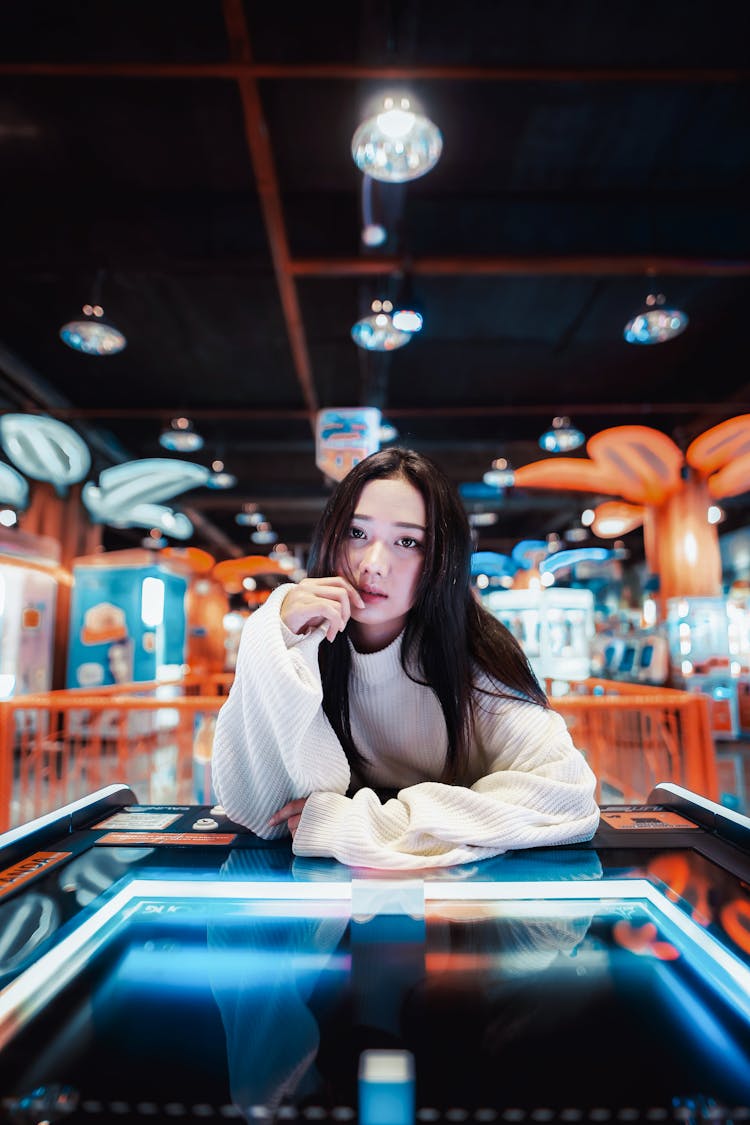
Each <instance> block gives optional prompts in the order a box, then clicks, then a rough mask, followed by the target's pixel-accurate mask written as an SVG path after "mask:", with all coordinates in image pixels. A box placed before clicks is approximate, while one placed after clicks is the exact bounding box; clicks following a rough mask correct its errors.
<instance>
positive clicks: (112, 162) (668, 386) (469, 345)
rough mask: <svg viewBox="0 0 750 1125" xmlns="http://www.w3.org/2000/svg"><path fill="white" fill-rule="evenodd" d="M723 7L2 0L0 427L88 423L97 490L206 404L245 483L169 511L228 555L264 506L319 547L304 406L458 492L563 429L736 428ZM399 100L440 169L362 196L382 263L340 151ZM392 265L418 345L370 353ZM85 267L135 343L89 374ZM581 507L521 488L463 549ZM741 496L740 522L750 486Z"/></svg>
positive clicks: (745, 299) (679, 434)
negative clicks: (21, 416)
mask: <svg viewBox="0 0 750 1125" xmlns="http://www.w3.org/2000/svg"><path fill="white" fill-rule="evenodd" d="M745 11H747V9H746V8H745ZM722 12H723V9H722V8H721V7H720V6H719V7H717V5H716V4H711V3H707V2H695V3H690V2H687V0H681V2H676V0H666V2H662V3H660V4H654V3H652V2H650V3H644V2H641V0H638V2H633V3H630V4H627V5H603V4H601V3H600V2H599V0H586V2H575V0H571V2H570V3H567V4H561V3H559V2H556V0H537V2H534V3H527V4H518V3H513V4H511V3H506V2H505V0H484V2H479V0H476V2H472V0H467V2H466V3H464V4H462V5H458V6H457V5H455V4H453V3H451V4H448V3H445V2H442V0H441V2H434V0H430V2H429V3H427V2H424V0H422V2H421V3H420V2H418V0H405V2H403V3H399V2H398V0H392V2H390V3H389V2H387V0H384V2H382V3H374V2H370V0H336V2H329V3H326V4H308V3H299V4H297V3H283V4H275V5H274V4H268V3H263V4H261V3H246V4H244V5H243V4H242V3H241V2H240V0H225V2H224V3H222V2H220V0H201V2H194V3H189V2H185V0H158V2H157V3H153V2H150V3H145V2H144V0H128V3H127V4H124V3H105V4H91V3H83V2H79V3H71V2H68V3H64V4H61V3H59V0H54V2H53V0H25V2H24V4H22V5H18V4H17V5H12V6H11V5H4V6H3V8H2V12H0V169H1V172H0V192H1V193H2V232H3V236H2V259H1V263H2V264H1V265H0V288H1V290H2V291H1V292H0V408H2V409H5V410H17V409H24V410H28V409H46V410H48V411H50V412H51V413H55V414H56V415H57V416H58V417H61V418H65V419H66V420H68V421H70V422H71V423H72V424H73V425H75V426H76V428H78V429H79V430H80V431H81V432H82V433H84V434H85V436H86V437H87V439H88V440H89V443H90V444H91V446H92V451H93V453H94V462H95V463H94V470H93V474H94V476H95V475H96V472H98V471H99V470H101V469H103V468H105V467H106V466H107V465H108V464H111V463H113V462H114V461H116V460H118V459H125V458H128V457H151V456H160V455H164V454H163V451H162V450H161V449H160V447H159V445H158V440H157V439H158V435H159V431H160V429H161V428H162V426H163V425H164V423H165V422H166V421H167V420H168V419H169V418H170V417H171V416H173V415H174V414H175V413H177V412H179V413H186V414H189V415H191V416H192V417H193V418H194V420H195V423H196V427H197V428H198V429H199V430H200V431H201V433H202V434H203V435H204V437H205V438H206V446H205V448H204V450H202V451H201V453H200V454H198V455H196V456H195V459H196V460H201V461H202V462H203V463H208V462H210V460H212V459H213V458H214V457H216V456H219V457H221V458H222V459H223V460H224V461H225V463H226V466H227V469H229V470H230V471H231V472H233V473H235V474H236V475H237V476H238V478H239V483H238V485H237V487H236V488H235V489H233V490H231V491H230V492H227V493H220V492H209V491H208V490H207V489H200V490H196V491H194V492H192V493H190V494H189V495H186V496H184V497H182V498H178V499H177V500H176V501H175V503H176V504H177V505H178V506H180V507H182V508H183V509H184V510H187V511H189V512H190V513H191V514H192V515H193V517H194V518H196V519H197V530H196V537H195V539H194V542H195V543H196V545H198V546H203V547H207V548H208V549H209V550H211V551H213V552H214V553H215V554H217V555H219V556H222V557H223V556H225V555H227V554H230V553H234V554H244V553H247V552H249V551H253V552H254V551H255V550H256V548H255V547H252V546H251V544H250V543H249V541H248V538H247V535H248V529H246V528H242V527H240V526H238V525H237V523H236V522H235V519H234V517H235V514H236V513H237V512H238V511H239V510H240V509H241V508H242V505H243V503H247V502H254V503H257V504H258V505H259V506H260V507H261V509H262V510H263V512H264V513H265V514H266V516H267V517H268V518H269V519H270V520H271V522H272V524H273V526H274V528H275V529H276V530H277V531H278V533H279V535H280V537H281V538H282V539H284V540H285V541H286V542H288V543H290V544H305V543H306V542H307V540H308V537H309V533H310V529H311V526H312V524H313V522H314V520H315V518H316V516H317V515H318V513H319V512H320V510H321V507H322V504H323V502H324V499H325V497H326V495H327V488H326V484H325V482H324V480H323V478H322V476H321V474H320V472H319V470H318V469H317V468H316V467H315V462H314V441H313V432H312V427H311V418H312V416H313V414H314V411H315V409H317V408H318V407H320V406H355V405H359V404H363V403H370V404H373V405H377V406H380V407H381V408H382V410H383V413H384V415H385V416H386V417H387V418H388V419H389V420H390V421H392V422H393V423H394V424H395V425H396V426H397V427H398V429H399V431H400V435H401V436H400V442H401V444H406V445H410V446H413V447H414V448H417V449H420V450H422V451H424V452H426V453H428V454H429V455H430V456H432V457H433V458H434V459H435V460H436V461H438V462H439V463H440V464H441V465H442V466H443V467H444V468H445V469H446V470H447V471H448V473H449V474H450V476H451V477H452V478H453V479H454V480H455V481H456V482H457V483H459V484H460V483H467V482H476V481H480V480H481V477H482V473H483V472H484V471H485V470H486V469H487V468H488V467H489V464H490V461H491V460H492V459H493V458H496V457H500V456H505V457H507V458H509V459H510V461H511V462H512V464H513V465H514V466H516V467H518V466H520V465H522V464H525V463H527V462H528V461H531V460H535V459H537V458H538V457H541V456H542V453H541V451H540V450H539V447H538V445H537V444H536V439H537V437H538V435H539V434H540V433H541V431H542V430H543V429H546V428H547V427H548V425H549V423H550V421H551V419H552V416H553V415H556V414H570V415H571V416H572V417H573V420H574V422H576V423H577V424H578V425H579V427H580V428H582V429H583V430H584V431H585V432H586V433H588V434H591V433H593V432H595V431H596V430H599V429H602V428H604V427H606V426H609V425H617V424H622V423H633V422H638V423H643V424H646V425H651V426H654V427H656V428H657V429H660V430H662V431H664V432H665V433H668V434H670V435H671V436H672V437H674V438H675V440H676V441H677V442H678V443H679V444H680V445H684V444H685V443H686V442H687V441H689V440H690V439H691V438H692V437H694V436H695V435H696V434H698V433H700V432H701V431H702V430H703V429H705V428H707V427H708V426H710V425H711V424H713V423H715V422H718V421H721V420H722V419H723V418H726V417H731V416H732V415H734V414H737V413H742V412H745V411H749V410H750V387H749V386H748V376H747V346H746V339H747V337H746V321H747V318H748V310H749V309H750V217H749V215H748V203H747V201H748V188H749V186H750V183H749V180H750V177H749V176H748V172H749V171H750V129H749V128H748V122H749V121H750V69H749V68H748V66H747V43H748V31H750V28H749V27H748V18H747V15H745V16H744V17H738V16H736V15H735V16H733V17H732V18H731V19H730V18H729V15H728V9H727V11H726V12H724V14H722ZM389 90H396V91H399V92H402V91H406V92H408V93H409V94H410V95H412V96H413V98H415V99H416V100H418V101H419V102H420V103H421V105H422V107H423V108H424V110H425V112H427V113H428V114H429V116H430V117H431V118H432V119H433V120H434V121H436V122H437V123H438V124H439V126H440V128H441V130H442V133H443V138H444V151H443V156H442V158H441V160H440V162H439V163H438V165H437V166H436V168H435V169H434V170H433V171H432V172H430V173H429V174H428V175H426V176H424V177H423V178H421V179H419V180H416V181H413V182H412V183H410V184H408V185H401V186H396V185H388V186H384V185H381V184H373V191H372V204H373V207H374V208H375V211H376V212H377V213H378V214H380V215H382V216H383V217H384V220H385V222H386V224H387V225H388V227H389V230H390V232H391V233H390V237H389V240H388V242H387V243H386V244H385V245H384V246H383V247H381V248H379V249H378V250H368V249H366V248H364V247H363V245H362V243H361V240H360V230H361V226H362V184H363V181H362V176H361V174H360V173H359V172H358V170H357V169H356V167H355V166H354V164H353V162H352V159H351V156H350V141H351V136H352V133H353V131H354V129H355V127H356V126H357V124H358V122H359V120H360V119H361V117H362V116H363V115H364V112H365V110H366V108H367V107H368V104H369V102H370V100H371V98H372V97H373V96H374V95H376V94H378V93H384V92H387V91H389ZM404 271H406V272H409V273H411V275H412V277H413V280H414V285H415V288H416V295H417V297H418V299H419V302H420V304H421V306H422V308H423V311H424V315H425V327H424V330H423V331H422V333H421V334H420V335H419V336H417V337H416V338H414V339H413V340H412V341H411V342H410V344H409V345H408V347H406V348H404V349H402V350H400V351H398V352H395V353H392V354H390V355H370V354H365V353H364V352H362V351H361V350H359V349H358V348H357V347H356V346H355V345H354V344H353V342H352V340H351V338H350V335H349V330H350V327H351V325H352V323H353V321H354V320H356V319H357V317H358V316H361V315H363V314H364V313H365V312H366V311H368V310H369V304H370V302H371V300H372V299H373V298H374V297H383V296H387V295H395V293H396V291H397V288H398V285H399V277H400V276H401V275H403V272H404ZM97 278H99V279H100V281H101V298H102V304H103V305H104V308H105V312H106V314H107V316H108V317H110V318H111V319H112V320H113V321H114V322H115V323H116V324H117V326H118V327H119V328H120V329H121V330H122V331H123V332H124V333H125V335H126V336H127V339H128V346H127V348H126V350H125V351H123V352H122V353H121V354H119V355H117V356H111V357H107V358H102V359H100V358H94V357H89V356H85V355H80V354H77V353H75V352H73V351H71V350H70V349H68V348H66V347H65V346H64V345H63V344H62V343H61V341H60V339H59V337H58V328H59V326H60V325H61V324H62V323H63V322H64V321H66V320H69V319H71V317H72V316H73V315H74V314H76V313H77V312H78V311H79V310H80V306H81V304H82V303H83V302H84V301H87V300H89V299H90V297H91V294H92V289H93V287H94V283H95V280H96V279H97ZM651 290H660V291H662V292H664V293H665V294H666V295H667V298H668V300H669V303H670V304H675V305H678V306H679V307H681V308H682V309H683V310H684V311H685V312H687V314H688V316H689V318H690V324H689V327H688V329H687V331H686V332H685V333H684V334H683V335H681V336H680V337H678V338H676V339H675V340H673V341H671V342H669V343H668V344H664V345H660V346H655V347H640V348H639V347H633V346H630V345H628V344H626V343H625V342H624V340H623V337H622V328H623V325H624V323H625V321H626V320H628V319H629V318H630V317H631V316H632V315H633V314H634V313H635V312H636V311H637V310H638V309H639V307H640V306H641V304H642V302H643V299H644V297H645V295H646V294H647V293H648V292H649V291H651ZM584 503H585V498H583V497H581V496H580V495H579V496H575V495H562V494H559V495H558V494H551V493H534V492H526V491H521V490H510V491H508V492H506V493H505V494H504V495H498V496H497V497H496V498H495V499H494V500H491V501H489V502H488V504H489V506H490V507H491V508H493V509H494V510H496V511H497V512H498V515H499V519H498V522H497V523H496V524H495V525H494V526H493V527H489V528H486V529H482V530H481V538H480V540H479V545H480V547H481V548H482V549H499V550H507V549H509V548H510V547H511V546H512V545H513V543H514V542H516V541H517V540H518V539H521V538H529V537H533V538H537V537H542V536H544V535H546V534H548V533H550V532H553V531H556V532H558V533H563V532H564V531H565V530H566V529H567V528H570V527H571V526H573V525H574V524H575V523H576V522H577V517H578V514H579V513H580V510H581V508H582V507H583V506H584ZM467 504H468V506H470V507H478V506H479V501H477V502H471V504H469V502H468V501H467ZM484 506H485V507H486V506H487V504H485V505H484ZM730 508H731V515H732V518H733V519H734V521H735V522H737V521H742V522H747V519H748V518H750V497H748V496H744V497H740V498H738V499H736V500H735V501H733V502H732V503H731V505H730ZM139 534H142V533H135V532H133V533H123V532H114V531H109V532H108V533H107V540H106V541H107V542H108V543H109V545H110V546H124V545H128V544H129V542H130V540H129V539H128V536H129V535H130V539H131V540H132V539H133V538H135V539H137V538H138V537H139Z"/></svg>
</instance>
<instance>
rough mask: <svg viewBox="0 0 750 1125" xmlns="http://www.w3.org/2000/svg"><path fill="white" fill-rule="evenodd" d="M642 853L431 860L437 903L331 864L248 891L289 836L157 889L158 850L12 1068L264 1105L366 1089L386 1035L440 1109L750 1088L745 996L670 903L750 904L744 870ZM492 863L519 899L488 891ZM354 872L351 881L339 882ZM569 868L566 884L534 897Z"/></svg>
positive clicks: (6, 1064)
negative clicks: (303, 890) (718, 975)
mask: <svg viewBox="0 0 750 1125" xmlns="http://www.w3.org/2000/svg"><path fill="white" fill-rule="evenodd" d="M638 857H639V861H638V864H637V865H636V864H634V865H631V866H629V867H628V866H620V865H619V864H620V861H621V860H623V859H624V858H626V853H623V855H617V854H615V853H613V854H612V855H611V856H608V862H607V866H606V868H605V867H603V866H602V863H601V859H600V857H599V856H598V855H597V853H596V852H594V851H591V850H585V849H581V850H568V851H557V852H554V853H551V854H549V853H540V852H534V853H524V854H523V855H521V854H520V853H514V854H512V855H509V856H503V857H499V858H498V859H497V860H492V861H488V862H485V863H483V864H478V865H476V867H475V868H472V869H469V868H467V869H464V870H463V871H462V870H461V869H454V870H453V871H452V872H451V874H450V877H449V878H446V879H444V880H442V881H437V880H428V881H427V884H424V885H422V887H423V891H422V897H421V906H420V898H419V895H416V896H415V895H414V894H413V893H412V891H413V882H414V881H413V880H412V881H410V880H409V879H408V878H403V879H400V880H395V881H388V880H385V881H383V885H384V887H385V889H383V886H381V885H380V884H379V882H378V880H377V879H371V880H370V881H369V882H370V889H371V890H372V894H371V895H370V897H369V898H368V897H367V896H365V897H364V898H363V897H360V896H359V894H358V888H356V887H355V884H356V883H357V881H358V880H357V874H356V873H354V874H353V873H352V872H351V871H350V870H349V869H348V868H340V869H339V868H338V865H331V864H329V863H324V862H320V861H296V860H295V861H294V862H293V863H292V865H291V868H289V867H288V866H287V870H286V874H285V878H286V879H287V880H289V881H290V882H291V883H296V884H299V885H300V886H302V885H304V884H307V886H308V891H310V892H312V897H302V898H295V897H294V895H293V889H294V888H293V887H292V888H291V889H290V893H289V896H288V897H287V898H286V899H285V900H284V901H283V902H281V901H271V900H268V899H266V900H264V899H263V898H262V897H252V898H243V897H241V896H238V895H237V894H236V893H235V892H234V891H233V888H236V887H238V886H242V885H243V884H244V885H247V884H248V883H250V882H258V883H260V882H262V881H263V880H264V879H265V880H267V881H268V883H269V886H270V885H271V884H273V883H278V882H279V878H280V867H279V864H278V856H274V853H273V852H271V851H265V852H254V851H237V852H233V853H231V854H230V856H229V857H228V859H227V860H226V862H225V863H224V864H223V866H222V870H221V878H222V879H223V880H224V881H225V882H226V891H227V898H226V899H222V898H220V897H217V898H212V899H208V898H206V897H201V896H200V895H197V894H196V895H192V896H191V895H188V894H187V893H185V894H184V895H183V896H182V897H180V894H179V886H178V887H177V890H176V891H174V892H173V893H172V897H171V898H170V899H166V898H161V899H160V898H159V893H158V883H157V881H156V878H155V876H156V875H157V874H159V872H158V871H157V870H156V869H153V870H151V871H150V876H153V879H152V883H151V893H149V886H148V884H147V881H146V880H143V879H142V880H141V881H140V882H139V884H138V886H139V888H140V890H139V892H138V894H139V896H140V897H139V898H136V899H134V900H133V903H132V904H131V906H130V907H128V911H129V913H127V917H125V912H123V918H122V920H121V921H120V922H119V923H118V924H116V925H115V923H114V922H113V926H114V929H113V931H112V936H111V939H110V940H108V941H107V942H106V943H104V944H103V945H102V946H101V948H99V950H98V952H97V953H96V955H95V956H93V955H92V956H91V957H90V958H89V959H88V963H87V964H86V965H85V967H84V968H83V970H82V972H81V973H80V974H79V976H78V978H77V979H76V981H75V984H74V986H73V987H71V988H69V989H68V990H67V991H66V992H63V993H61V994H60V995H59V996H58V997H57V998H56V999H54V1000H53V1001H51V1002H50V1004H49V1005H48V1009H47V1010H46V1011H45V1012H43V1013H42V1014H41V1015H40V1016H39V1017H38V1018H37V1020H35V1021H33V1022H32V1023H30V1024H29V1026H28V1028H27V1029H26V1030H25V1031H24V1032H23V1033H22V1034H21V1035H19V1036H18V1037H17V1039H16V1040H14V1041H12V1042H11V1043H10V1045H9V1046H8V1048H6V1051H5V1052H3V1055H2V1056H0V1077H2V1080H3V1082H5V1083H6V1086H7V1084H8V1083H12V1085H13V1089H14V1091H15V1092H21V1091H23V1090H29V1089H32V1088H33V1087H34V1086H37V1085H39V1084H43V1083H45V1082H49V1081H51V1080H52V1079H53V1078H54V1080H56V1081H65V1082H68V1083H70V1085H71V1086H73V1087H74V1088H75V1089H76V1090H79V1091H80V1092H81V1096H82V1097H85V1098H88V1099H89V1100H91V1099H94V1100H96V1099H100V1100H102V1101H105V1100H109V1101H111V1100H112V1099H113V1098H117V1097H118V1096H122V1097H126V1093H125V1092H126V1091H128V1090H132V1086H133V1075H134V1074H136V1073H137V1074H138V1075H139V1078H138V1081H139V1083H141V1084H142V1090H141V1092H140V1093H139V1097H140V1098H141V1099H143V1100H148V1099H153V1100H154V1102H167V1103H172V1102H175V1101H176V1100H179V1101H189V1100H190V1099H191V1098H192V1099H193V1100H194V1101H196V1102H200V1103H202V1104H203V1103H206V1104H212V1105H220V1104H223V1103H225V1102H228V1103H229V1104H231V1105H234V1106H236V1107H238V1109H239V1111H240V1112H241V1113H242V1114H243V1115H245V1116H246V1117H247V1118H248V1120H254V1119H255V1117H254V1115H253V1113H251V1112H250V1111H251V1109H252V1107H258V1106H261V1107H265V1111H266V1112H267V1113H271V1112H276V1111H278V1110H280V1109H281V1108H282V1107H297V1108H298V1109H299V1108H301V1107H305V1106H308V1107H309V1106H328V1107H331V1106H354V1105H356V1088H355V1084H356V1075H357V1060H358V1057H359V1055H360V1053H361V1051H362V1050H364V1049H366V1048H368V1047H386V1048H403V1049H406V1050H409V1051H410V1052H412V1053H413V1055H414V1057H415V1061H416V1075H417V1103H418V1105H422V1106H437V1107H449V1106H453V1107H465V1108H467V1109H470V1110H472V1111H474V1110H476V1109H477V1108H481V1107H483V1106H484V1107H486V1106H494V1107H498V1106H540V1105H552V1106H579V1107H595V1106H615V1105H620V1106H628V1105H633V1104H636V1105H651V1106H653V1105H669V1104H670V1103H671V1100H672V1099H673V1098H674V1097H676V1096H677V1097H685V1098H689V1097H703V1098H709V1099H710V1098H713V1099H716V1100H718V1101H720V1102H723V1103H725V1104H732V1105H738V1104H747V1098H748V1080H747V1076H748V1074H750V1033H749V1026H748V1022H747V1016H746V1017H745V1018H743V1015H742V1011H741V1006H740V1008H738V1007H736V1006H735V1007H733V1006H732V1004H731V1003H728V1002H727V997H726V995H722V994H721V991H720V990H718V991H717V989H715V988H714V987H713V985H712V983H711V981H710V979H709V978H708V977H707V975H706V973H705V972H704V971H703V967H702V965H700V964H699V958H700V957H701V956H702V953H701V951H700V949H699V947H698V946H697V945H696V944H695V940H694V939H693V938H690V936H689V934H688V935H687V936H686V935H685V934H684V933H683V931H682V930H681V929H680V927H679V926H676V925H675V923H674V920H673V918H671V916H670V915H668V914H664V913H662V912H660V909H659V905H658V903H659V899H660V898H661V899H663V901H664V903H665V910H666V909H668V908H669V906H670V903H671V905H672V906H674V905H675V900H677V901H678V908H679V911H680V916H683V915H684V917H685V918H686V919H687V920H688V922H689V923H690V924H691V925H692V927H693V931H695V932H702V931H705V932H709V931H710V929H711V927H717V926H718V925H719V922H720V920H721V918H722V914H723V911H724V910H725V909H726V906H727V905H728V904H729V903H730V902H732V901H741V900H738V899H737V898H736V897H735V898H734V899H732V898H731V897H730V896H731V895H735V896H736V895H737V893H738V891H737V880H732V877H731V876H728V875H727V876H726V880H725V883H723V882H722V881H721V880H720V879H719V877H718V876H717V874H716V872H712V871H711V870H710V866H711V865H709V866H706V864H707V861H705V860H704V859H703V857H700V856H697V857H696V855H695V854H694V853H692V852H690V851H685V852H673V853H654V855H653V856H649V854H648V853H646V852H639V853H638ZM631 858H632V857H631ZM665 860H669V861H670V862H669V863H668V864H667V865H666V866H665V864H664V861H665ZM720 870H721V869H717V871H720ZM685 872H687V874H686V875H685ZM162 874H163V873H162ZM171 874H172V878H174V873H173V872H172V873H171ZM724 874H726V873H724ZM626 876H627V877H628V878H630V879H631V880H632V881H633V885H634V886H635V883H636V881H637V880H639V879H644V878H646V877H648V879H649V880H650V883H649V884H645V885H646V886H652V887H653V888H655V892H654V897H653V899H649V898H648V897H640V898H639V897H638V894H637V893H634V895H633V897H630V898H628V897H624V898H622V897H621V898H619V899H618V897H617V896H616V895H614V894H612V893H610V891H609V888H610V887H612V886H614V885H615V884H614V882H613V880H620V879H622V878H623V877H626ZM678 876H679V878H680V879H682V882H681V883H680V882H679V880H678ZM683 876H684V878H683ZM709 876H710V877H711V878H712V880H713V882H712V883H711V888H712V889H711V890H710V891H706V892H705V894H703V892H702V891H701V885H700V879H701V878H709ZM670 880H671V882H670ZM696 880H697V881H696ZM493 881H494V882H496V883H497V884H498V887H501V886H505V887H506V890H507V887H508V886H509V885H511V884H515V885H516V886H517V887H518V888H523V890H522V893H521V892H519V893H521V897H513V894H512V888H511V890H510V891H507V893H506V891H503V895H504V897H501V898H499V899H498V900H497V901H493V900H492V899H491V898H481V897H480V898H476V897H475V898H472V897H471V888H472V884H474V885H475V887H479V886H480V885H486V884H487V883H489V882H493ZM337 882H338V883H339V884H351V895H350V896H349V897H347V895H340V896H339V897H338V898H337V897H335V896H331V895H330V894H328V890H329V888H331V887H332V886H335V884H336V883H337ZM363 882H367V880H364V881H363ZM551 882H556V883H557V884H559V887H560V890H559V896H558V897H555V896H554V895H553V896H551V897H547V898H541V897H537V898H535V897H534V896H533V885H534V884H544V885H545V886H546V887H547V888H549V884H550V883H551ZM177 883H178V884H179V880H177ZM316 883H318V884H319V887H320V897H319V898H318V899H316V898H315V887H314V886H311V885H312V884H316ZM678 883H679V889H678ZM462 884H466V887H467V891H468V892H469V893H468V897H460V896H458V895H456V894H455V893H454V890H455V888H456V887H457V886H461V885H462ZM186 885H187V884H186ZM214 886H215V881H214ZM425 886H426V887H427V892H428V893H427V894H426V895H425V893H424V887H425ZM529 887H531V888H532V890H531V891H530V890H529V889H528V888H529ZM717 888H718V889H717ZM344 889H345V890H346V889H347V887H346V886H345V887H344ZM636 890H637V888H636ZM381 891H382V893H383V894H384V896H385V898H384V900H383V903H384V909H383V910H382V911H381V912H378V911H377V910H375V909H372V906H373V903H375V904H377V895H378V893H380V892H381ZM563 892H564V893H563ZM600 892H601V893H600ZM373 895H374V896H375V897H374V898H373ZM327 896H328V897H327ZM566 896H567V897H566ZM722 896H724V897H722ZM19 901H20V900H19ZM717 920H718V921H717ZM717 932H718V929H717ZM665 1044H669V1048H670V1049H669V1054H668V1055H666V1053H665V1051H664V1045H665ZM0 1088H6V1087H0ZM177 1092H179V1096H178V1093H177ZM131 1096H132V1095H131V1094H127V1098H130V1097H131Z"/></svg>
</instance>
